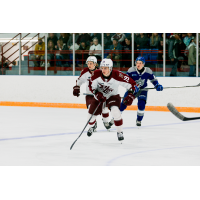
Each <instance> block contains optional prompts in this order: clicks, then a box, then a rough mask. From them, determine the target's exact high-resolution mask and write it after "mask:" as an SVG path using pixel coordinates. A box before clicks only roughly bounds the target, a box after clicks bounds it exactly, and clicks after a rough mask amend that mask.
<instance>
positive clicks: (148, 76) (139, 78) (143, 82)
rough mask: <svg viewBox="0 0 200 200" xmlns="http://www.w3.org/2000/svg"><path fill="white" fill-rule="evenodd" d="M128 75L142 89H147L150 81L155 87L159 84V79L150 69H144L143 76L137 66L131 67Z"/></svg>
mask: <svg viewBox="0 0 200 200" xmlns="http://www.w3.org/2000/svg"><path fill="white" fill-rule="evenodd" d="M126 74H127V75H128V76H130V77H131V78H132V79H133V80H134V81H135V82H136V83H137V84H139V85H140V88H141V89H143V88H145V87H147V85H148V84H147V81H148V80H150V81H151V83H152V84H153V85H154V86H155V85H157V84H158V80H157V78H156V77H155V75H154V74H153V72H152V70H151V69H150V68H149V67H144V71H143V72H142V73H141V74H140V72H139V71H138V70H137V67H136V66H134V67H130V68H129V69H128V71H127V73H126Z"/></svg>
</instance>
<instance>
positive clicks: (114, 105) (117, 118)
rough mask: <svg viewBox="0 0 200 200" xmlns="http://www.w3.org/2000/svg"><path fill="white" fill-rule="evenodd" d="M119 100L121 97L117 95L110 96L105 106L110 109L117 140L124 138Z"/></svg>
mask: <svg viewBox="0 0 200 200" xmlns="http://www.w3.org/2000/svg"><path fill="white" fill-rule="evenodd" d="M120 102H121V98H120V96H119V95H115V96H112V97H110V98H109V99H108V100H107V101H106V103H107V106H108V108H109V109H110V111H111V115H112V117H113V119H114V124H115V126H116V129H117V137H118V140H119V141H120V140H123V139H124V136H123V130H122V125H123V120H122V116H121V112H120V109H119V108H120Z"/></svg>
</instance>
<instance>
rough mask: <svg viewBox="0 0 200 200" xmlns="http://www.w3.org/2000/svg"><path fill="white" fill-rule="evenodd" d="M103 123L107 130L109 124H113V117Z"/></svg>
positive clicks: (109, 126)
mask: <svg viewBox="0 0 200 200" xmlns="http://www.w3.org/2000/svg"><path fill="white" fill-rule="evenodd" d="M103 124H104V126H105V128H106V129H107V130H109V129H110V128H111V126H112V125H113V124H114V119H111V121H110V122H103Z"/></svg>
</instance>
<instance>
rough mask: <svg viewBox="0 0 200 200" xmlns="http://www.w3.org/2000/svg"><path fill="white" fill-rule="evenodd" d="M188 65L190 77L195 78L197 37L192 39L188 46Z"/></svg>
mask: <svg viewBox="0 0 200 200" xmlns="http://www.w3.org/2000/svg"><path fill="white" fill-rule="evenodd" d="M188 50H189V54H188V65H189V66H190V71H189V76H195V75H194V74H195V69H196V37H192V39H191V42H190V44H189V46H188Z"/></svg>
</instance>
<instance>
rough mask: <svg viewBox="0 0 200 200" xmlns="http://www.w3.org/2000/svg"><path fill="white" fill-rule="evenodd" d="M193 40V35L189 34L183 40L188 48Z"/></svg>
mask: <svg viewBox="0 0 200 200" xmlns="http://www.w3.org/2000/svg"><path fill="white" fill-rule="evenodd" d="M191 39H192V33H187V36H186V37H184V40H183V42H184V43H185V45H186V47H187V46H188V45H189V44H190V41H191Z"/></svg>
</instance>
